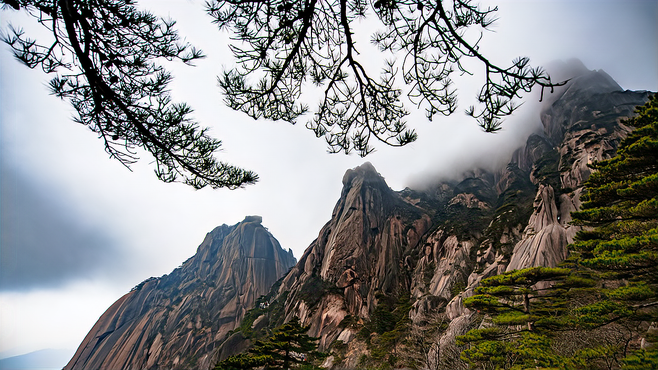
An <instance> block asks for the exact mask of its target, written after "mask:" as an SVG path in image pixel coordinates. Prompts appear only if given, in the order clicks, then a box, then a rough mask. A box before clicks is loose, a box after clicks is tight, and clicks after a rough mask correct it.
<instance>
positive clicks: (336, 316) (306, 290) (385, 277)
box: [277, 163, 431, 349]
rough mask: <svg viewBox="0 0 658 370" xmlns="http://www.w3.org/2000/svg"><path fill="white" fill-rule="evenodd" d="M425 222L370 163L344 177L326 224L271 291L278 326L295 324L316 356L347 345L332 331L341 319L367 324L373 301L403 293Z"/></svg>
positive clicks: (341, 332)
mask: <svg viewBox="0 0 658 370" xmlns="http://www.w3.org/2000/svg"><path fill="white" fill-rule="evenodd" d="M430 223H431V219H430V216H429V214H428V212H426V211H425V210H423V209H422V208H421V207H419V206H417V205H414V204H412V203H410V202H408V201H406V200H405V199H404V198H403V197H402V196H400V195H399V194H397V193H396V192H394V191H392V190H391V189H390V188H389V187H388V185H386V182H385V181H384V179H383V178H382V177H381V176H380V175H379V174H378V173H377V171H376V170H375V169H374V167H373V166H372V165H371V164H370V163H365V164H364V165H362V166H360V167H357V168H355V169H353V170H349V171H347V173H346V174H345V176H344V177H343V190H342V193H341V197H340V200H339V201H338V203H337V204H336V207H335V208H334V211H333V214H332V219H331V221H329V222H328V223H327V224H326V225H325V226H324V227H323V228H322V230H321V231H320V235H319V236H318V238H317V239H316V240H315V241H314V242H313V243H312V244H311V245H310V246H309V247H308V249H307V250H306V252H305V253H304V255H303V256H302V257H301V259H300V260H299V263H297V265H296V266H295V267H294V268H293V269H292V270H291V271H290V272H289V273H288V275H287V276H286V277H285V278H284V280H283V282H282V284H281V286H280V288H279V291H278V292H279V296H278V298H277V299H283V300H285V312H286V320H287V319H290V318H292V317H293V315H294V316H298V317H300V319H301V320H302V322H303V323H304V324H306V325H310V326H311V327H310V331H309V334H310V335H312V336H316V337H320V347H321V348H323V349H326V348H328V346H329V345H330V344H331V343H332V342H333V341H334V340H335V339H338V338H340V339H341V340H343V341H344V342H347V341H349V340H350V339H351V338H353V337H354V336H355V334H356V332H355V331H354V330H353V329H351V328H343V327H340V326H339V325H340V323H341V322H342V321H343V319H344V318H345V317H347V316H348V315H349V316H350V317H354V318H359V319H368V318H369V317H370V314H371V312H372V311H373V309H374V308H375V306H376V305H377V304H378V303H379V299H381V298H380V297H381V296H386V295H391V294H400V293H401V292H402V291H404V290H405V289H407V288H406V287H407V286H409V283H410V279H411V274H410V272H411V271H412V269H413V262H412V258H411V256H410V255H411V253H412V251H414V250H416V249H417V248H418V246H419V242H420V239H421V236H422V235H423V234H425V233H426V232H427V230H428V228H429V226H430Z"/></svg>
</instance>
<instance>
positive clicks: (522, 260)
mask: <svg viewBox="0 0 658 370" xmlns="http://www.w3.org/2000/svg"><path fill="white" fill-rule="evenodd" d="M647 97H648V93H647V92H630V91H622V90H621V88H620V87H619V86H618V85H617V84H616V83H615V82H614V81H613V80H612V79H611V78H610V77H609V76H608V75H607V74H605V72H602V71H587V72H585V73H584V74H583V75H581V76H579V77H577V78H574V79H573V80H572V82H571V83H570V84H569V85H568V87H567V88H566V89H564V90H563V91H562V92H560V93H559V95H557V96H556V97H553V99H552V103H551V105H550V106H548V107H546V108H545V109H544V111H543V112H542V116H541V118H542V122H543V125H544V130H543V132H540V133H537V134H534V135H531V136H530V137H529V138H528V140H527V144H526V146H525V147H523V148H520V149H518V150H517V151H516V152H515V153H514V155H513V156H512V158H511V159H510V162H509V164H508V165H507V167H506V168H504V169H502V170H500V171H498V172H495V173H490V172H487V171H483V170H474V171H471V172H469V173H465V174H464V176H463V177H462V179H460V180H455V181H446V182H443V183H440V184H438V185H436V186H435V187H432V188H431V189H429V190H425V191H414V190H411V189H405V190H403V191H401V192H394V191H392V190H391V189H389V188H388V186H387V185H386V183H385V181H384V179H383V178H382V177H381V176H379V175H378V174H377V172H376V170H375V169H374V168H373V167H372V165H370V164H364V165H363V166H361V167H358V168H355V169H353V170H350V171H348V172H347V173H346V174H345V177H344V178H343V191H342V194H341V197H340V199H339V201H338V203H337V204H336V207H335V209H334V212H333V214H332V219H331V220H330V221H329V222H328V223H327V224H326V225H325V226H324V227H323V229H322V230H321V231H320V234H319V236H318V239H317V240H315V241H314V242H313V243H312V244H311V245H310V246H309V248H308V249H307V250H306V252H305V254H304V256H303V257H302V258H301V259H300V261H299V263H298V264H297V265H296V266H295V267H294V268H293V269H292V270H291V271H290V273H288V275H287V276H286V277H285V278H284V279H283V282H282V284H281V285H280V286H279V287H278V288H277V289H278V290H277V291H276V292H273V298H272V299H271V301H272V302H278V307H279V308H280V311H281V313H280V314H279V316H278V317H271V316H272V315H270V316H269V317H265V316H267V315H269V314H267V313H265V314H263V315H262V316H263V317H261V319H267V320H270V321H271V324H273V323H280V322H283V321H287V320H289V319H291V318H292V317H293V316H297V317H299V318H300V319H301V320H302V322H303V323H304V324H307V325H310V330H309V334H310V335H313V336H318V337H320V346H321V348H322V349H324V350H331V349H333V348H340V350H338V352H340V353H339V354H338V355H337V357H336V358H330V359H329V360H328V361H327V363H326V365H327V366H332V367H335V368H354V367H356V366H357V364H358V360H359V358H361V357H362V356H363V355H364V354H366V355H367V354H368V353H369V350H368V346H369V345H371V344H367V343H369V342H370V340H369V339H368V338H363V337H362V336H361V337H359V331H360V330H361V329H362V328H364V325H366V324H367V323H368V322H369V321H370V320H372V319H373V317H372V315H373V312H375V311H376V310H377V307H378V306H380V305H388V306H389V308H393V306H391V304H390V303H391V302H395V301H396V300H397V299H400V298H402V297H404V296H408V297H410V298H411V301H412V302H413V306H412V307H411V310H410V311H409V317H410V319H411V320H412V323H413V325H416V326H422V325H424V324H426V323H427V322H428V321H431V320H433V317H436V315H437V314H438V313H440V312H442V314H441V315H443V317H444V318H447V320H448V321H449V326H448V329H447V330H446V331H445V332H444V333H443V335H442V336H439V337H437V338H435V340H436V341H440V343H441V344H442V346H444V347H445V346H449V345H450V343H451V342H453V340H454V337H455V336H456V335H459V334H463V333H464V332H465V331H466V330H468V329H469V327H471V326H473V325H477V322H476V321H475V316H474V315H473V313H471V312H470V311H469V310H468V309H466V308H465V307H464V306H463V304H462V302H463V299H464V298H466V297H468V296H470V295H472V294H473V290H474V289H475V287H477V285H478V284H479V282H480V281H481V280H482V279H484V278H486V277H489V276H492V275H496V274H499V273H502V272H504V271H506V270H510V269H515V268H525V267H532V266H555V265H556V264H557V263H559V262H560V261H562V260H563V259H564V258H565V257H566V256H567V250H566V246H567V244H568V243H569V242H571V241H572V240H573V237H574V235H575V233H576V231H577V230H576V229H575V228H574V227H572V226H570V225H569V224H568V223H569V221H570V216H569V214H570V212H571V211H573V210H575V209H578V207H579V205H580V202H579V196H580V194H581V192H582V185H583V182H584V181H585V180H586V179H587V177H588V176H589V174H590V169H589V167H587V164H588V163H591V162H592V161H595V160H600V159H603V158H608V157H610V156H611V155H613V154H614V152H615V150H616V147H617V145H618V144H619V142H620V140H621V139H622V138H623V137H624V136H625V135H626V134H627V133H628V128H627V127H625V126H624V125H623V124H622V123H621V122H620V119H621V118H623V117H627V116H630V115H632V114H633V110H634V107H635V106H637V105H641V104H643V103H644V102H645V101H646V99H647ZM281 307H282V308H281ZM261 322H262V321H261ZM373 338H374V337H373ZM336 341H342V342H343V343H346V344H347V345H344V344H343V345H340V346H338V347H335V346H334V344H335V343H336ZM446 353H448V352H446ZM456 358H458V356H456ZM334 360H335V362H333V361H334Z"/></svg>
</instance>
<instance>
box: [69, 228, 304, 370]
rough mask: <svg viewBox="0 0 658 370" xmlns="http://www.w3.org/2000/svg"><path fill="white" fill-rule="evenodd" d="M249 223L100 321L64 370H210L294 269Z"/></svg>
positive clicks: (216, 235)
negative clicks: (231, 337) (221, 348)
mask: <svg viewBox="0 0 658 370" xmlns="http://www.w3.org/2000/svg"><path fill="white" fill-rule="evenodd" d="M261 221H262V220H261V217H259V216H249V217H247V218H245V220H244V221H242V222H240V223H238V224H236V225H233V226H227V225H222V226H219V227H217V228H215V229H214V230H213V231H211V232H210V233H208V235H206V238H205V240H204V241H203V243H201V245H200V246H199V248H198V250H197V253H196V254H195V255H194V256H193V257H192V258H190V259H188V260H187V261H185V262H184V263H183V264H182V265H181V266H180V267H179V268H177V269H175V270H174V271H173V272H172V273H171V274H169V275H165V276H162V277H160V278H151V279H148V280H146V281H144V282H143V283H141V284H139V285H138V286H136V287H135V288H134V289H133V290H132V291H131V292H129V293H128V294H126V295H124V296H123V297H121V298H120V299H119V300H117V301H116V302H115V303H114V304H113V305H112V306H111V307H110V308H109V309H108V310H107V311H106V312H105V313H104V314H103V315H102V316H101V318H100V319H99V320H98V322H97V323H96V324H95V325H94V327H93V328H92V329H91V331H90V332H89V334H88V335H87V337H86V338H85V339H84V341H83V342H82V344H81V345H80V347H79V348H78V350H77V352H76V354H75V355H74V357H73V358H72V359H71V361H70V362H69V363H68V365H67V366H66V367H65V369H67V370H68V369H70V370H75V369H81V370H82V369H85V370H87V369H96V370H101V369H108V370H120V369H154V370H155V369H210V368H211V367H212V366H214V364H215V362H216V359H215V358H214V356H215V349H216V347H217V346H218V344H220V343H221V342H222V341H224V339H225V338H226V336H227V333H228V332H229V331H231V330H233V329H235V328H236V327H237V326H238V325H239V324H240V322H241V320H242V318H243V316H244V314H245V312H246V311H247V310H249V309H250V308H251V307H252V306H253V305H254V302H255V301H256V299H257V298H258V297H259V296H261V295H262V294H265V293H266V292H268V291H269V289H270V287H271V286H272V284H273V283H274V282H276V281H277V280H278V279H279V278H280V277H281V276H283V275H284V274H285V273H286V272H287V271H288V270H289V269H290V268H291V267H292V266H293V265H294V264H295V262H296V261H295V258H294V257H293V255H292V252H291V251H288V252H286V251H284V250H283V249H281V246H280V245H279V243H278V241H277V240H276V239H275V238H274V237H273V236H272V235H271V234H270V233H269V232H268V231H267V229H265V228H264V227H263V226H262V225H261Z"/></svg>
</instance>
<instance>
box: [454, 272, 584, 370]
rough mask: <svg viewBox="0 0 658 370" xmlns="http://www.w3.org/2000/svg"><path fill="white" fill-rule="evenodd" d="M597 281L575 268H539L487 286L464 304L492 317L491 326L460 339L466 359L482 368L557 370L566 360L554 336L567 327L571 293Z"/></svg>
mask: <svg viewBox="0 0 658 370" xmlns="http://www.w3.org/2000/svg"><path fill="white" fill-rule="evenodd" d="M592 284H593V281H591V280H590V279H587V278H583V277H580V276H577V275H576V274H573V273H572V270H571V269H569V268H548V267H533V268H526V269H522V270H513V271H509V272H506V273H504V274H500V275H496V276H492V277H489V278H487V279H484V280H482V282H481V283H480V286H479V287H478V288H477V289H476V291H475V292H476V295H474V296H473V297H470V298H468V299H466V300H465V301H464V304H465V305H466V306H467V307H469V308H471V309H475V310H478V311H479V312H481V313H485V314H489V315H491V322H490V325H488V326H487V327H484V328H480V329H474V330H471V331H469V332H468V333H466V335H463V336H460V337H458V338H457V343H458V344H460V345H465V344H468V345H469V348H467V349H466V350H464V351H463V352H462V359H463V360H464V361H466V362H468V363H470V364H471V365H473V366H476V367H478V368H480V367H481V368H488V367H492V368H496V369H498V368H501V369H514V368H525V367H527V366H531V367H533V368H535V367H537V368H544V367H554V366H556V365H558V364H561V363H564V362H565V360H564V359H563V358H562V357H561V356H560V355H558V354H557V353H556V352H555V351H554V350H553V348H552V341H551V339H552V338H551V332H552V331H553V330H556V329H559V328H563V327H566V326H567V322H566V321H565V320H564V314H565V313H566V311H567V309H568V298H569V294H568V293H569V292H570V290H571V289H572V288H575V287H588V286H591V285H592Z"/></svg>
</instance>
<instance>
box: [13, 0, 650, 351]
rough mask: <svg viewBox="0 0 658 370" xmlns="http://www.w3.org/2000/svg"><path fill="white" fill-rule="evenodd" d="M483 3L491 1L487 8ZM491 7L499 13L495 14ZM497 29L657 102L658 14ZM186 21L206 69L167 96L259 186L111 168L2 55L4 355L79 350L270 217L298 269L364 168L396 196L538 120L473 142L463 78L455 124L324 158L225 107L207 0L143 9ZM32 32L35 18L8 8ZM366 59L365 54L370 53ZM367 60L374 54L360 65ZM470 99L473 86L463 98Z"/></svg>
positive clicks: (627, 8) (607, 5)
mask: <svg viewBox="0 0 658 370" xmlns="http://www.w3.org/2000/svg"><path fill="white" fill-rule="evenodd" d="M487 3H488V2H487ZM491 3H492V4H493V3H494V2H493V1H492V2H491ZM495 3H496V4H498V5H499V7H500V11H499V13H498V18H499V20H498V22H497V23H496V24H495V26H494V27H493V30H494V32H487V33H486V34H485V37H484V39H483V41H482V44H481V51H483V53H484V54H485V55H489V56H490V57H491V58H492V59H493V60H495V61H497V62H499V63H501V64H508V63H509V61H510V60H511V59H513V58H515V57H517V56H528V57H530V58H531V62H532V63H533V65H545V64H547V63H549V62H551V61H553V60H556V59H557V60H559V59H562V60H564V59H569V58H574V57H575V58H579V59H580V60H582V61H583V63H584V64H585V65H586V66H587V67H588V68H590V69H603V70H605V71H606V72H608V74H610V75H611V76H612V77H613V78H614V79H615V80H616V81H617V82H618V83H619V84H620V85H621V86H622V87H623V88H624V89H631V90H652V91H656V90H658V68H657V67H656V66H658V42H657V41H656V40H658V29H657V26H656V24H657V23H658V22H656V20H658V2H657V1H654V0H646V1H629V0H619V1H601V0H597V1H594V0H592V1H584V0H581V1H574V0H570V1H528V0H524V1H498V2H495ZM139 4H140V6H143V7H145V8H147V9H151V10H152V11H154V12H155V13H156V14H158V15H162V16H171V17H172V18H174V19H176V20H177V21H178V29H179V31H180V34H181V35H182V36H183V37H185V38H186V39H187V41H189V42H191V43H192V44H193V45H195V46H197V47H200V48H201V49H203V51H204V52H205V54H206V55H207V58H206V59H204V60H201V61H199V62H198V63H197V66H196V67H195V68H189V67H184V66H179V65H176V66H174V67H173V68H172V69H173V71H174V76H175V81H174V83H173V84H172V86H171V87H172V93H173V95H174V98H175V100H177V101H186V102H187V103H189V104H190V105H191V106H192V107H193V108H194V109H195V113H194V116H195V118H196V119H197V120H198V121H199V122H201V124H202V125H204V126H209V127H211V133H212V135H214V136H215V137H217V138H219V139H221V140H222V141H223V142H224V146H223V151H222V152H221V153H219V158H220V159H221V160H224V161H228V162H230V163H232V164H235V165H239V166H242V167H244V168H247V169H250V170H253V171H255V172H257V173H258V174H259V175H260V181H259V182H258V183H257V184H256V185H252V186H248V187H246V188H244V189H239V190H233V191H231V190H211V189H204V190H201V191H194V190H192V189H191V188H189V187H186V186H184V185H180V184H163V183H161V182H159V181H158V180H157V179H156V178H155V176H154V175H153V172H152V166H151V165H150V164H149V163H148V160H144V161H142V162H139V163H138V164H137V165H135V166H134V167H133V172H130V171H127V170H126V169H125V168H124V167H123V166H121V165H120V164H119V163H118V162H116V161H113V160H110V159H108V156H107V154H106V153H105V152H104V151H103V147H102V144H101V142H100V141H99V140H97V139H96V137H95V135H94V134H93V133H91V132H90V131H88V130H87V129H86V128H85V127H82V126H80V125H77V124H75V123H73V122H72V121H71V119H70V118H71V116H72V112H71V109H70V108H69V106H68V103H66V102H63V101H60V100H58V99H57V98H55V97H53V96H50V95H49V94H48V90H47V88H46V83H47V81H48V77H47V76H45V75H43V74H42V73H41V72H40V71H31V70H28V69H27V68H26V67H24V66H22V65H20V64H18V63H17V62H15V61H14V60H13V59H12V56H11V54H10V52H9V51H8V48H7V47H6V46H4V45H2V47H0V49H1V50H0V196H1V198H0V216H1V219H0V222H1V229H0V232H1V234H0V243H1V244H0V247H1V249H0V358H1V357H6V356H9V355H15V354H20V353H25V352H29V351H33V350H38V349H42V348H67V349H71V351H73V350H74V349H75V348H76V347H77V346H78V344H79V343H80V342H81V341H82V339H83V338H84V336H85V335H86V333H87V332H88V330H89V329H90V328H91V326H92V325H93V324H94V322H95V321H96V320H97V318H98V317H99V316H100V315H101V314H102V313H103V311H104V310H105V309H106V308H107V307H108V306H109V305H110V304H111V303H112V302H113V301H115V300H116V299H117V298H119V297H120V296H121V295H122V294H124V293H125V292H127V291H128V290H129V289H130V288H131V287H132V286H134V285H136V284H138V283H139V282H140V281H142V280H144V279H146V278H148V277H150V276H160V275H162V274H165V273H168V272H170V271H171V270H172V269H174V268H175V267H176V266H178V265H179V264H180V263H182V262H183V261H184V260H186V259H187V258H189V257H190V256H192V255H193V254H194V252H195V250H196V247H197V246H198V245H199V244H200V243H201V241H202V240H203V238H204V236H205V234H206V233H207V232H209V231H210V230H212V229H213V228H214V227H215V226H218V225H221V224H223V223H226V224H235V223H237V222H239V221H241V220H242V219H243V218H244V216H246V215H253V214H257V215H262V216H263V224H264V225H265V226H266V227H268V228H269V230H270V232H272V233H273V234H274V236H275V237H276V238H277V239H278V240H279V241H280V243H281V245H282V246H283V247H284V248H291V249H292V250H293V252H294V254H295V256H296V257H299V256H301V254H302V253H303V251H304V249H305V248H306V247H307V246H308V245H309V244H310V243H311V242H312V241H313V239H315V237H316V236H317V234H318V232H319V230H320V228H321V227H322V225H323V224H324V223H325V222H327V221H328V220H329V218H330V217H331V211H332V208H333V206H334V204H335V202H336V201H337V200H338V197H339V195H340V189H341V179H342V176H343V173H344V172H345V170H347V169H348V168H352V167H355V166H358V165H360V164H361V163H363V162H364V161H365V160H367V161H370V162H371V163H373V165H374V166H375V167H376V168H377V169H378V171H379V172H380V173H381V174H382V175H383V176H384V177H385V178H386V180H387V182H388V184H389V186H391V187H392V188H393V189H395V190H400V189H402V188H404V187H405V186H410V185H418V184H421V183H424V182H427V181H428V180H430V179H435V178H438V177H441V176H448V175H451V174H454V173H456V172H459V171H461V170H465V169H467V168H469V167H472V166H491V165H495V164H496V163H500V162H501V161H504V160H506V159H507V156H508V155H509V154H510V153H511V152H512V151H513V150H514V149H515V148H516V147H517V146H519V145H521V144H522V143H523V142H524V141H525V137H527V135H528V134H529V133H531V132H532V131H534V130H536V129H537V128H538V127H539V125H540V123H539V118H538V115H537V112H536V109H537V105H538V104H537V103H536V97H534V98H532V99H528V100H527V103H526V104H525V105H524V106H523V107H522V109H521V110H520V111H519V112H518V113H517V114H516V115H515V117H513V118H511V119H509V120H508V121H507V122H506V124H505V126H504V129H503V131H502V132H500V133H498V134H495V135H492V134H485V133H482V132H481V131H480V129H479V128H478V127H477V126H476V124H475V122H474V121H472V120H471V119H468V118H467V117H465V116H464V115H463V114H462V113H461V112H462V111H463V109H464V108H466V107H467V106H468V105H469V104H470V101H471V100H472V96H473V95H474V92H473V91H474V90H473V87H472V86H471V87H469V86H468V85H464V84H469V83H470V84H471V85H474V84H475V83H479V80H478V81H475V80H470V82H469V80H466V81H460V84H461V85H460V86H463V91H465V92H464V93H463V95H460V102H461V105H460V109H458V112H457V113H456V114H455V115H454V116H452V117H450V118H448V119H435V121H434V122H432V123H430V122H427V121H426V120H425V119H424V117H423V115H422V112H421V113H420V114H415V115H413V116H412V117H411V118H410V119H409V123H410V125H411V126H413V127H414V128H415V129H416V130H417V131H418V133H419V135H420V137H419V139H418V141H417V142H416V143H413V144H411V145H409V146H407V147H404V148H396V149H391V148H383V147H379V148H378V151H377V152H375V153H374V154H372V155H370V156H368V157H367V158H366V159H362V158H359V157H358V156H356V155H350V156H345V155H342V154H334V155H329V154H327V153H326V145H325V143H324V141H322V140H320V139H316V138H315V137H314V135H313V133H312V132H311V131H308V130H306V129H305V128H304V126H303V124H299V125H298V126H292V125H289V124H286V123H281V122H269V121H253V120H251V119H249V118H246V117H245V116H243V115H242V114H240V113H236V112H233V111H231V110H229V109H227V108H225V107H224V106H223V105H222V97H221V94H220V91H219V89H218V87H217V84H216V79H215V76H217V75H218V74H219V73H220V72H221V71H222V68H223V66H229V65H230V64H231V58H230V55H229V53H228V48H227V46H226V41H227V37H226V35H225V34H221V33H219V32H218V31H217V30H216V28H215V26H214V25H212V24H211V22H210V18H209V17H208V16H207V15H205V13H204V11H203V6H202V4H203V1H185V0H177V1H163V0H150V1H140V2H139ZM0 17H1V23H2V24H1V25H2V28H3V30H4V29H6V25H7V23H8V22H11V23H12V24H15V25H23V26H25V27H26V28H28V29H29V27H27V26H28V24H29V23H30V22H31V19H29V18H27V17H25V16H24V15H21V13H15V12H13V11H2V12H0ZM363 49H364V50H366V51H367V46H365V45H364V46H363ZM364 54H365V53H364ZM469 88H470V90H469Z"/></svg>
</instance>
